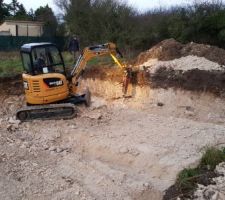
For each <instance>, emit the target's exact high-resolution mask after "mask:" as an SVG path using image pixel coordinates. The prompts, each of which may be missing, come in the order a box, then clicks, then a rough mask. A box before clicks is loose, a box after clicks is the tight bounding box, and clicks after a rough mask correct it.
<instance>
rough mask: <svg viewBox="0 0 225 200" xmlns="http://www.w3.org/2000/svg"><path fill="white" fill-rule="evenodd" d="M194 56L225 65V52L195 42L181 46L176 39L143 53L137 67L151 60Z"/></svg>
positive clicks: (139, 57) (161, 43) (138, 58)
mask: <svg viewBox="0 0 225 200" xmlns="http://www.w3.org/2000/svg"><path fill="white" fill-rule="evenodd" d="M188 55H194V56H198V57H205V58H206V59H208V60H210V61H213V62H216V63H218V64H220V65H225V50H224V49H221V48H218V47H215V46H210V45H205V44H197V43H194V42H191V43H188V44H181V43H180V42H178V41H176V40H175V39H167V40H164V41H162V42H160V43H158V44H157V45H155V46H154V47H152V48H151V49H149V50H147V51H145V52H142V53H141V54H140V55H139V56H138V57H137V59H136V61H135V65H141V64H143V63H144V62H146V61H147V60H149V59H158V60H162V61H168V60H173V59H176V58H181V57H183V56H188Z"/></svg>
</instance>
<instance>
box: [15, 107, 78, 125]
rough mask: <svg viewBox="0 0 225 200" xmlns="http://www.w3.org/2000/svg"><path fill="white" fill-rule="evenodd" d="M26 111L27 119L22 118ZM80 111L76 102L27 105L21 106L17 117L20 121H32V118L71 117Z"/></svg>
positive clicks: (54, 118) (53, 118) (52, 118)
mask: <svg viewBox="0 0 225 200" xmlns="http://www.w3.org/2000/svg"><path fill="white" fill-rule="evenodd" d="M22 112H26V116H27V117H26V119H21V118H20V116H21V113H22ZM77 113H78V109H77V107H76V106H74V104H71V103H61V104H49V105H40V106H27V107H24V108H21V109H20V110H18V111H17V112H16V117H17V119H19V120H20V121H32V120H35V119H37V120H49V119H51V120H57V119H71V118H74V117H75V116H76V115H77Z"/></svg>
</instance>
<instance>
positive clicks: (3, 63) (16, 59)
mask: <svg viewBox="0 0 225 200" xmlns="http://www.w3.org/2000/svg"><path fill="white" fill-rule="evenodd" d="M22 70H23V69H22V62H21V59H20V54H19V52H0V77H6V76H14V75H17V74H20V73H21V72H22Z"/></svg>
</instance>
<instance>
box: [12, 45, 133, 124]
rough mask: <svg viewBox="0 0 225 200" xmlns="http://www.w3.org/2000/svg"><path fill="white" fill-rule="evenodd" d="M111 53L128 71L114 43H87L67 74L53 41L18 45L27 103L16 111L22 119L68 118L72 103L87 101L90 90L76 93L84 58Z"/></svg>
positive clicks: (73, 112) (73, 108)
mask: <svg viewBox="0 0 225 200" xmlns="http://www.w3.org/2000/svg"><path fill="white" fill-rule="evenodd" d="M105 55H111V57H112V58H113V60H114V61H115V63H116V64H117V65H118V66H119V67H121V68H123V69H124V76H125V77H126V76H127V74H129V70H128V69H127V68H126V66H125V65H123V64H121V63H120V61H119V60H118V59H117V56H118V55H120V56H122V55H121V53H120V52H119V50H118V49H117V47H116V45H115V44H114V43H106V44H102V45H96V46H91V47H86V48H85V49H84V50H83V52H82V53H81V55H80V57H79V58H78V60H77V62H76V64H75V65H74V67H73V69H72V71H71V72H70V74H69V75H67V74H66V69H65V64H64V61H63V57H62V54H61V52H60V51H59V49H58V48H57V47H56V46H55V45H54V44H52V43H30V44H25V45H23V46H22V47H21V57H22V61H23V67H24V71H25V72H24V73H23V74H22V78H23V85H24V89H25V97H26V102H27V106H26V107H24V108H21V109H20V110H18V111H17V113H16V117H17V119H19V120H21V121H29V120H34V119H69V118H72V117H74V116H76V114H77V112H78V110H77V108H76V107H75V104H78V103H85V104H86V105H87V106H88V105H89V104H90V92H89V91H88V90H87V91H86V92H85V93H84V94H82V95H78V94H77V91H78V85H79V83H78V80H79V78H80V76H81V74H82V72H83V71H84V69H85V67H86V64H87V61H89V60H90V59H92V58H94V57H99V56H105Z"/></svg>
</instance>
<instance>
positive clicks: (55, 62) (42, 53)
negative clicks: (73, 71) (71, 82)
mask: <svg viewBox="0 0 225 200" xmlns="http://www.w3.org/2000/svg"><path fill="white" fill-rule="evenodd" d="M21 56H22V60H23V67H24V70H25V71H26V72H27V73H28V74H33V75H40V74H47V73H61V74H65V65H64V61H63V58H62V55H61V53H60V51H59V50H58V49H57V47H56V46H55V45H51V44H47V45H40V44H27V45H24V46H23V47H22V49H21Z"/></svg>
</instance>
